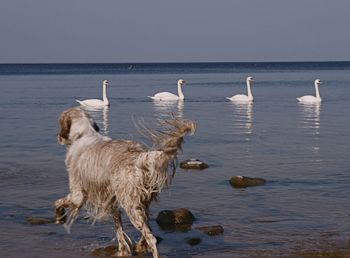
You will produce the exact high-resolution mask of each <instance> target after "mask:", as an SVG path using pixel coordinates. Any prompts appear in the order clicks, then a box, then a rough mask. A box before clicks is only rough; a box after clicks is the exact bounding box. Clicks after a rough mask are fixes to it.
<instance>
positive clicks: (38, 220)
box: [26, 216, 56, 225]
mask: <svg viewBox="0 0 350 258" xmlns="http://www.w3.org/2000/svg"><path fill="white" fill-rule="evenodd" d="M26 219H27V221H28V222H29V224H31V225H44V224H50V223H55V221H56V220H55V219H54V218H47V217H32V216H28V217H26Z"/></svg>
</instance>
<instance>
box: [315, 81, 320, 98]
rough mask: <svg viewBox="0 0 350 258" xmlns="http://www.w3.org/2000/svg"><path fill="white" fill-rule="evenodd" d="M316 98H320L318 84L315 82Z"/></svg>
mask: <svg viewBox="0 0 350 258" xmlns="http://www.w3.org/2000/svg"><path fill="white" fill-rule="evenodd" d="M315 90H316V98H317V99H321V96H320V91H319V89H318V84H317V83H316V82H315Z"/></svg>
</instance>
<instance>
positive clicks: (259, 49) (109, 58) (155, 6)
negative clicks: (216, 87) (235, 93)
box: [0, 0, 350, 63]
mask: <svg viewBox="0 0 350 258" xmlns="http://www.w3.org/2000/svg"><path fill="white" fill-rule="evenodd" d="M349 26H350V0H333V1H330V0H292V1H287V0H173V1H171V0H158V1H153V0H137V1H134V0H1V4H0V63H21V62H24V63H37V62H127V63H131V62H207V61H208V62H215V61H228V62H229V61H233V62H239V61H253V62H255V61H337V60H339V61H342V60H350V29H349Z"/></svg>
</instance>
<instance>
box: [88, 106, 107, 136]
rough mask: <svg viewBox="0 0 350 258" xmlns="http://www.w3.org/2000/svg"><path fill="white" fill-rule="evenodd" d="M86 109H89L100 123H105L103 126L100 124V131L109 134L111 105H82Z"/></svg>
mask: <svg viewBox="0 0 350 258" xmlns="http://www.w3.org/2000/svg"><path fill="white" fill-rule="evenodd" d="M81 108H82V109H84V110H85V111H87V112H88V113H89V114H90V115H91V116H92V117H93V118H94V119H95V121H96V123H97V124H98V125H103V127H102V128H101V126H100V133H101V134H105V135H108V133H109V121H108V115H109V107H107V106H106V107H102V108H91V107H81Z"/></svg>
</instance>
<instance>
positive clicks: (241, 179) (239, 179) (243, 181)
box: [230, 176, 266, 188]
mask: <svg viewBox="0 0 350 258" xmlns="http://www.w3.org/2000/svg"><path fill="white" fill-rule="evenodd" d="M265 183H266V180H265V179H263V178H257V177H246V176H234V177H232V178H231V179H230V184H231V185H232V186H233V187H236V188H245V187H250V186H258V185H264V184H265Z"/></svg>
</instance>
